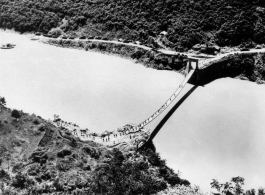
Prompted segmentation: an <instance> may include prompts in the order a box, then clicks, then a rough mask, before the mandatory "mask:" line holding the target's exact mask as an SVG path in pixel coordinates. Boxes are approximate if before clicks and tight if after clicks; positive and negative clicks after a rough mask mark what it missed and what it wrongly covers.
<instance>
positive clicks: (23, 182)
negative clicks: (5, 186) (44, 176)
mask: <svg viewBox="0 0 265 195" xmlns="http://www.w3.org/2000/svg"><path fill="white" fill-rule="evenodd" d="M34 183H35V182H34V181H33V180H32V179H30V178H29V177H28V176H26V175H24V174H21V173H18V174H17V175H16V176H15V177H14V178H13V179H12V183H11V185H12V186H14V187H15V188H21V189H24V188H27V187H29V186H32V185H34Z"/></svg>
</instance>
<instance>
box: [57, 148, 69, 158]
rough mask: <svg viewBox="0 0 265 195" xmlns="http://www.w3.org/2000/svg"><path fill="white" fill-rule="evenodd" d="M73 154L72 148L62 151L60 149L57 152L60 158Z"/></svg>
mask: <svg viewBox="0 0 265 195" xmlns="http://www.w3.org/2000/svg"><path fill="white" fill-rule="evenodd" d="M71 154H72V152H71V151H70V150H68V149H63V150H62V151H60V152H58V153H57V156H58V157H59V158H64V157H65V156H69V155H71Z"/></svg>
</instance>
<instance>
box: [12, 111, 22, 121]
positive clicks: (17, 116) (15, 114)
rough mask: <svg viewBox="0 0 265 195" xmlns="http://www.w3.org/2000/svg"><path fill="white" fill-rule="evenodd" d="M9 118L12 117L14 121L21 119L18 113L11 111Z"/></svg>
mask: <svg viewBox="0 0 265 195" xmlns="http://www.w3.org/2000/svg"><path fill="white" fill-rule="evenodd" d="M11 116H12V117H13V118H15V119H19V118H20V117H21V115H20V113H19V111H17V110H13V111H12V112H11Z"/></svg>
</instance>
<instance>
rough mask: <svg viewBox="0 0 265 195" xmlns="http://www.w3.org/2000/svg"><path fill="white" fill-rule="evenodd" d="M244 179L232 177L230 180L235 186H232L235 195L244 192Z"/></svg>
mask: <svg viewBox="0 0 265 195" xmlns="http://www.w3.org/2000/svg"><path fill="white" fill-rule="evenodd" d="M244 180H245V179H244V178H243V177H239V176H238V177H233V178H232V179H231V182H233V183H234V184H235V186H234V192H235V195H240V194H242V193H243V192H244V190H243V189H242V185H244Z"/></svg>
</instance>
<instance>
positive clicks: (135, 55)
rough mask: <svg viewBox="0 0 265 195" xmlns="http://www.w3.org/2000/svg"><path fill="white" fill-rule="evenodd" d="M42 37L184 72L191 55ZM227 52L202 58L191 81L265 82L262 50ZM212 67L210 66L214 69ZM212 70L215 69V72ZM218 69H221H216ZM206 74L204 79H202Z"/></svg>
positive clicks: (139, 47) (158, 67)
mask: <svg viewBox="0 0 265 195" xmlns="http://www.w3.org/2000/svg"><path fill="white" fill-rule="evenodd" d="M40 41H41V42H43V43H46V44H50V45H54V46H59V47H65V48H74V49H80V50H85V51H88V50H89V51H94V52H100V53H103V54H111V55H116V56H119V57H122V58H126V59H130V60H133V62H135V63H140V64H143V65H144V66H145V67H148V68H153V69H156V70H174V71H177V72H179V73H181V74H184V70H185V67H186V62H185V59H186V57H187V56H185V55H183V54H179V55H172V54H165V53H162V52H159V51H157V50H151V49H146V48H141V47H144V46H135V45H127V44H120V43H113V42H101V41H93V40H87V41H84V40H64V39H53V38H43V37H41V38H40ZM223 56H224V57H222V58H220V59H219V58H218V56H217V59H216V60H212V59H209V60H207V59H206V60H200V63H202V64H203V65H200V66H202V67H203V69H202V71H201V74H199V75H197V76H196V77H200V78H199V80H198V78H194V77H193V78H191V83H192V84H195V85H196V84H198V85H205V84H207V83H208V82H211V81H212V80H215V79H219V78H224V77H232V78H235V79H241V80H248V81H252V82H256V83H257V84H265V70H264V69H263V67H262V64H263V60H264V59H265V58H264V56H265V54H264V53H259V51H257V53H243V52H234V53H231V54H228V55H223ZM208 69H210V72H209V71H208ZM213 70H214V71H213ZM212 71H213V73H211V72H212ZM216 71H217V73H215V72H216ZM205 72H206V74H205ZM214 77H216V78H214ZM202 78H203V81H201V79H202Z"/></svg>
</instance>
